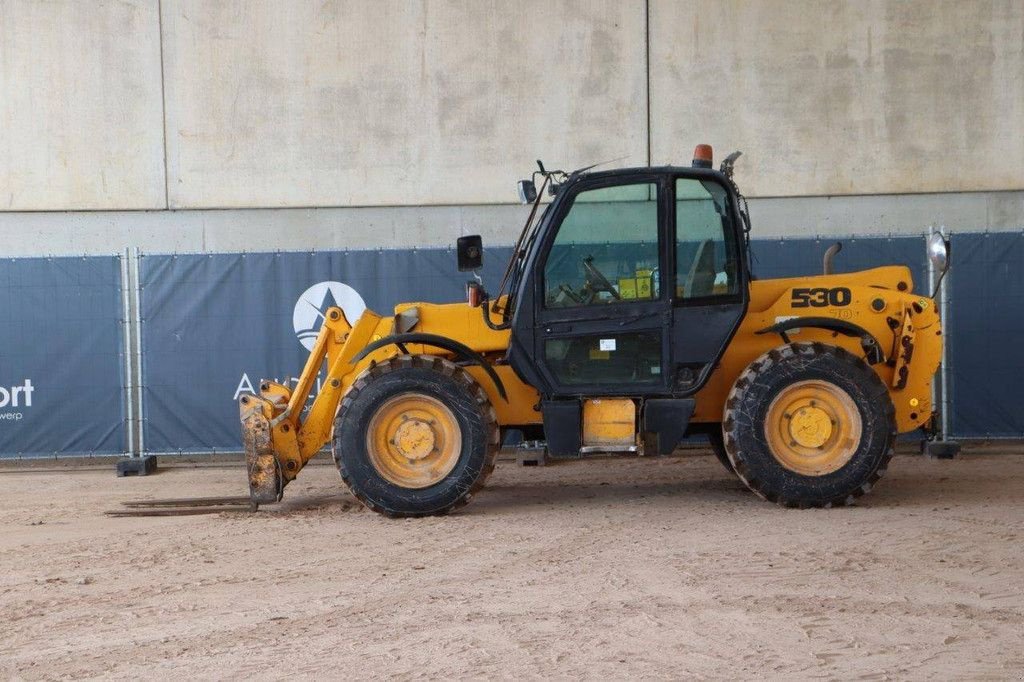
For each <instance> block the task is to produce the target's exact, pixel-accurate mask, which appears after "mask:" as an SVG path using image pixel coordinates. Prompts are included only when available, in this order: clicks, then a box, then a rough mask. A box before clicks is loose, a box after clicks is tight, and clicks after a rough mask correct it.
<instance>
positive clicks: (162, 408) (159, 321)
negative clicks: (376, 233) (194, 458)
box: [140, 247, 511, 453]
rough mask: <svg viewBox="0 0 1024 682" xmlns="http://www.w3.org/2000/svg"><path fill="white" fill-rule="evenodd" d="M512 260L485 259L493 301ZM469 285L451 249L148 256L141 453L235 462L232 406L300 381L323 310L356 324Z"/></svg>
mask: <svg viewBox="0 0 1024 682" xmlns="http://www.w3.org/2000/svg"><path fill="white" fill-rule="evenodd" d="M510 252H511V249H509V248H507V247H506V248H497V249H488V250H487V253H486V256H485V267H484V270H483V271H482V276H483V278H484V281H485V283H486V284H487V286H489V287H491V288H492V289H493V288H494V287H496V286H497V284H498V280H499V279H500V277H501V274H502V272H503V271H504V266H505V264H506V263H507V260H508V257H509V254H510ZM471 277H472V275H470V274H468V273H460V272H458V270H457V269H456V261H455V253H454V251H453V250H451V249H405V250H386V251H385V250H381V251H347V252H320V253H247V254H215V255H180V254H179V255H149V254H146V255H143V256H142V257H141V263H140V283H141V292H140V295H141V306H140V307H141V312H142V326H141V331H142V336H141V341H142V384H143V389H142V396H143V406H142V424H143V448H144V450H145V451H146V452H151V453H177V452H213V451H238V450H239V449H240V447H241V443H240V438H241V436H240V431H239V428H240V427H239V422H238V407H237V399H238V397H239V396H241V395H242V394H244V393H246V392H255V391H256V390H257V389H258V387H259V382H260V380H261V379H272V380H276V381H278V382H280V383H286V382H288V381H289V380H290V379H291V378H293V377H297V376H298V374H299V373H300V372H301V370H302V367H303V365H304V364H305V361H306V358H307V356H308V351H309V349H310V348H312V345H313V341H314V339H315V338H316V335H317V332H318V331H319V329H320V323H321V321H322V319H323V313H324V311H325V310H326V309H327V308H329V307H330V306H334V305H337V306H340V307H341V308H342V309H343V310H344V311H345V315H346V317H348V319H349V321H351V322H354V321H355V320H356V318H358V316H359V315H360V313H361V312H362V311H363V310H364V309H365V308H370V309H371V310H374V311H375V312H377V313H379V314H383V315H388V314H391V312H392V310H393V308H394V306H395V304H396V303H401V302H405V301H422V302H434V303H443V302H451V301H459V300H464V299H465V284H466V281H467V280H469V279H471ZM317 388H318V387H317ZM315 394H316V388H314V394H313V396H311V397H315Z"/></svg>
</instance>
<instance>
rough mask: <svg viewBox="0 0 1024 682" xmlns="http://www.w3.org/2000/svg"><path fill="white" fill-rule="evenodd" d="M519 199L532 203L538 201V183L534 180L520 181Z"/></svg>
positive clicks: (524, 202)
mask: <svg viewBox="0 0 1024 682" xmlns="http://www.w3.org/2000/svg"><path fill="white" fill-rule="evenodd" d="M519 201H520V203H523V204H532V203H533V202H535V201H537V185H535V184H534V182H533V180H520V181H519Z"/></svg>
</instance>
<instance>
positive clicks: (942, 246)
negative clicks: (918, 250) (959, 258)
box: [927, 232, 949, 272]
mask: <svg viewBox="0 0 1024 682" xmlns="http://www.w3.org/2000/svg"><path fill="white" fill-rule="evenodd" d="M927 250H928V260H930V261H931V262H932V265H934V266H935V269H936V270H938V271H939V272H945V271H946V268H948V267H949V241H948V240H947V239H946V238H945V237H943V236H942V235H941V234H940V233H938V232H933V233H932V234H931V235H929V236H928V246H927Z"/></svg>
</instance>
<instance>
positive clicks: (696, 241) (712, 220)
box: [675, 178, 739, 300]
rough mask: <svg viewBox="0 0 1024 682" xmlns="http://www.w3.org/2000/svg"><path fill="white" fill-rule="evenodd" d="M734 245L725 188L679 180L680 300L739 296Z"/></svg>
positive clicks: (677, 236) (677, 186)
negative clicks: (737, 294) (730, 295)
mask: <svg viewBox="0 0 1024 682" xmlns="http://www.w3.org/2000/svg"><path fill="white" fill-rule="evenodd" d="M734 242H735V238H734V237H733V225H732V208H731V206H730V205H729V195H728V193H727V192H726V191H725V188H724V187H722V186H721V185H719V184H718V183H715V182H708V181H704V180H695V179H682V178H681V179H679V180H676V288H675V297H676V299H677V300H678V299H682V300H688V299H697V298H707V297H713V296H723V295H729V294H736V293H737V292H738V290H739V278H738V274H737V266H738V263H737V254H738V249H737V248H736V244H735V243H734Z"/></svg>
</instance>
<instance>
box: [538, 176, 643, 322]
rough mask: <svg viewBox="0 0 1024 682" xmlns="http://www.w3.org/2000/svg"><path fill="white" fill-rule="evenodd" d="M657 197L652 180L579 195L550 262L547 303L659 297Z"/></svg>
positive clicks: (546, 273) (600, 302)
mask: <svg viewBox="0 0 1024 682" xmlns="http://www.w3.org/2000/svg"><path fill="white" fill-rule="evenodd" d="M657 199H658V187H657V185H656V184H655V183H649V182H645V183H637V184H629V185H618V186H614V187H603V188H600V189H592V190H586V191H583V192H580V193H579V194H577V195H576V197H575V198H574V199H573V203H572V206H571V207H570V209H569V212H568V213H567V214H566V216H565V218H564V219H563V220H562V224H561V226H560V227H559V228H558V234H557V235H556V236H555V241H554V243H553V245H552V247H551V251H550V252H549V253H548V257H547V261H546V262H545V264H544V305H545V307H547V308H574V307H580V306H603V305H608V304H612V303H618V302H620V301H636V300H655V299H657V298H658V297H659V296H660V294H661V284H660V279H659V273H658V254H659V248H658V201H657Z"/></svg>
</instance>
